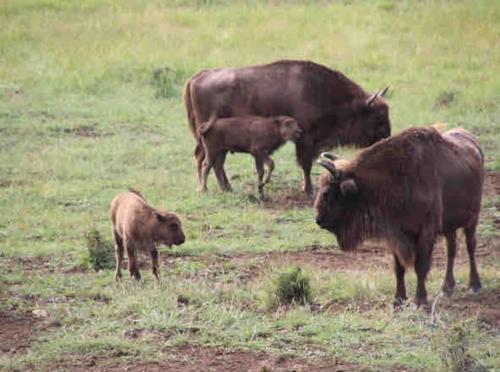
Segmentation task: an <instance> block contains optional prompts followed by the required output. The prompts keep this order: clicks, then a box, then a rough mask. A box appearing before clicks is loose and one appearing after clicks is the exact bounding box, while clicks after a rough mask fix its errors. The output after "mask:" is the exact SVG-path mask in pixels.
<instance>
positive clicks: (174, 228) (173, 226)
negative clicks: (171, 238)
mask: <svg viewBox="0 0 500 372" xmlns="http://www.w3.org/2000/svg"><path fill="white" fill-rule="evenodd" d="M168 227H169V228H170V230H173V231H176V230H177V229H178V228H179V225H177V224H176V223H171V224H170V225H168Z"/></svg>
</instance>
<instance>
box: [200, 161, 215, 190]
mask: <svg viewBox="0 0 500 372" xmlns="http://www.w3.org/2000/svg"><path fill="white" fill-rule="evenodd" d="M212 166H213V161H212V157H211V156H210V155H209V154H207V156H205V159H204V160H203V166H202V170H201V178H200V180H201V181H200V187H199V188H198V191H200V192H205V191H207V178H208V174H209V173H210V169H212Z"/></svg>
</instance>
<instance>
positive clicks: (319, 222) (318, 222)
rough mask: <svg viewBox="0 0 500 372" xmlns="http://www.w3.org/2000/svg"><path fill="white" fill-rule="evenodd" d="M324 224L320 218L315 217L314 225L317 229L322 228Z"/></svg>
mask: <svg viewBox="0 0 500 372" xmlns="http://www.w3.org/2000/svg"><path fill="white" fill-rule="evenodd" d="M324 224H325V221H324V220H323V219H322V218H321V217H319V216H317V217H316V225H318V226H319V227H324Z"/></svg>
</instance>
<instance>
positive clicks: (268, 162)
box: [264, 156, 274, 184]
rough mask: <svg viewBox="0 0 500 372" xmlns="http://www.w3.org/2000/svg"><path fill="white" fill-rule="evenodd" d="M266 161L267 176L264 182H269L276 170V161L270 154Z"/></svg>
mask: <svg viewBox="0 0 500 372" xmlns="http://www.w3.org/2000/svg"><path fill="white" fill-rule="evenodd" d="M264 163H265V164H266V165H267V177H266V180H265V181H264V184H266V183H268V182H269V181H270V180H271V174H272V173H273V170H274V161H273V159H271V158H270V157H269V156H267V157H266V158H265V159H264Z"/></svg>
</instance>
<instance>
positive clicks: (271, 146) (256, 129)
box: [198, 116, 301, 193]
mask: <svg viewBox="0 0 500 372" xmlns="http://www.w3.org/2000/svg"><path fill="white" fill-rule="evenodd" d="M300 133H301V130H300V128H299V124H298V123H297V121H296V120H295V119H293V118H291V117H289V116H274V117H268V118H263V117H260V116H240V117H235V118H225V119H216V118H212V119H210V120H209V121H208V122H206V123H203V124H201V125H200V126H199V127H198V136H199V138H200V140H201V143H202V145H203V151H204V153H205V159H204V160H203V169H202V175H201V185H200V191H206V189H207V176H208V173H209V172H210V169H211V168H212V166H213V165H214V164H219V165H220V167H221V168H222V169H224V160H225V158H226V154H227V152H228V151H231V152H245V153H250V154H252V155H253V157H254V158H255V166H256V168H257V174H258V177H259V192H261V193H262V192H263V189H264V185H265V184H266V183H268V182H269V180H270V179H271V174H272V172H273V170H274V162H273V160H272V159H271V157H270V155H271V154H272V153H273V152H274V151H275V150H277V149H278V148H279V147H281V146H282V145H283V144H284V143H285V142H286V141H292V140H295V139H297V138H299V137H300ZM264 164H266V165H267V168H268V174H267V177H266V179H265V181H264ZM220 187H221V189H222V190H223V191H225V190H229V189H230V187H231V185H230V184H229V182H228V183H227V185H226V184H220ZM228 187H229V189H228Z"/></svg>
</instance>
